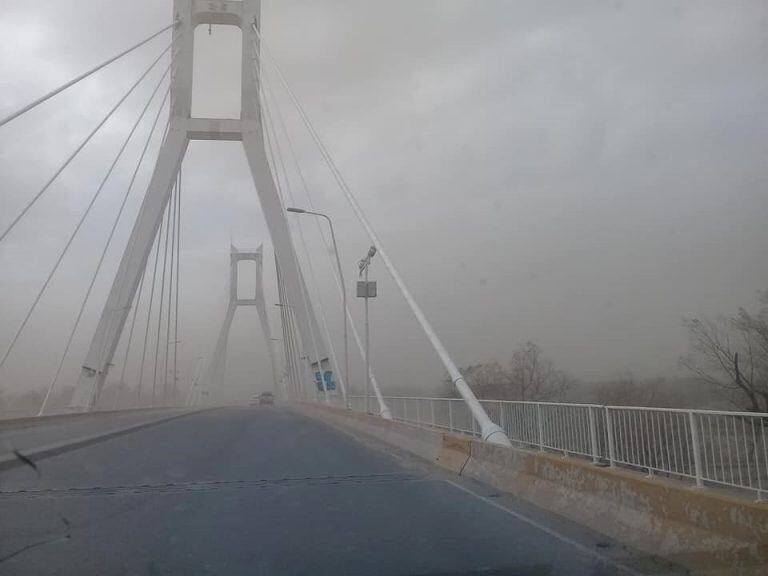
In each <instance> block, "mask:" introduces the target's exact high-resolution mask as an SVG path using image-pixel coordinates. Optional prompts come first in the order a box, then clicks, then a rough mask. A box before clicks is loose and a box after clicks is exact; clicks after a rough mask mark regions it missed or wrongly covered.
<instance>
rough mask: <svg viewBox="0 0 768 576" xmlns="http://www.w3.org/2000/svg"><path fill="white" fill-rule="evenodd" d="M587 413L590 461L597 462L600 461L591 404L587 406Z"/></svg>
mask: <svg viewBox="0 0 768 576" xmlns="http://www.w3.org/2000/svg"><path fill="white" fill-rule="evenodd" d="M587 409H588V415H589V440H590V443H591V445H592V463H593V464H598V463H599V462H600V456H599V454H598V449H597V424H596V423H595V413H594V411H593V409H592V406H589V407H588V408H587Z"/></svg>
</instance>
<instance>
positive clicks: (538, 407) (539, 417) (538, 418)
mask: <svg viewBox="0 0 768 576" xmlns="http://www.w3.org/2000/svg"><path fill="white" fill-rule="evenodd" d="M536 421H537V422H538V426H539V450H541V451H542V452H543V451H544V421H543V420H542V414H541V404H536Z"/></svg>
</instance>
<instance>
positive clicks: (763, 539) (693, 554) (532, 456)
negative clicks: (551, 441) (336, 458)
mask: <svg viewBox="0 0 768 576" xmlns="http://www.w3.org/2000/svg"><path fill="white" fill-rule="evenodd" d="M298 409H299V410H300V411H301V412H302V413H304V414H306V415H309V416H312V417H315V418H319V419H321V420H323V421H326V422H328V423H331V424H335V425H339V426H342V427H344V428H345V429H349V430H352V431H355V432H357V433H361V434H364V435H368V436H372V437H374V438H378V439H380V440H383V441H384V442H387V443H389V444H392V445H394V446H397V447H398V448H401V449H403V450H406V451H408V452H410V453H412V454H415V455H417V456H420V457H422V458H424V459H426V460H428V461H430V462H433V463H434V464H437V465H438V466H441V467H442V468H445V469H447V470H450V471H453V472H455V473H457V474H461V475H462V476H468V477H471V478H475V479H477V480H480V481H482V482H485V483H487V484H489V485H491V486H494V487H496V488H497V489H499V490H503V491H505V492H508V493H511V494H514V495H516V496H519V497H521V498H524V499H526V500H528V501H530V502H532V503H534V504H536V505H537V506H539V507H541V508H544V509H547V510H550V511H552V512H555V513H557V514H560V515H562V516H565V517H567V518H569V519H571V520H574V521H576V522H578V523H580V524H582V525H584V526H588V527H590V528H592V529H594V530H596V531H598V532H602V533H604V534H608V535H610V536H611V537H612V538H615V539H617V540H619V541H621V542H623V543H625V544H627V545H629V546H631V547H633V548H636V549H638V550H640V551H642V552H644V553H646V554H650V555H655V556H661V557H664V558H666V559H668V560H671V561H673V562H677V563H680V564H682V565H684V566H687V567H689V568H691V569H693V570H694V571H695V572H696V573H706V574H743V575H756V574H768V568H767V567H768V504H766V503H757V502H751V501H747V500H744V499H741V498H738V497H735V496H730V495H728V494H726V493H724V492H725V491H721V490H719V489H707V488H704V489H696V488H692V487H689V486H688V485H687V484H685V483H682V482H679V481H674V480H665V479H661V478H657V477H654V478H651V477H647V476H645V475H643V474H641V473H636V472H632V471H628V470H619V469H614V468H602V467H598V466H594V465H592V464H591V463H589V462H586V461H580V460H575V459H567V458H563V457H562V456H559V455H556V454H550V453H546V452H536V451H530V450H522V449H517V448H506V447H503V446H496V445H492V444H487V443H485V442H482V441H480V440H477V439H474V438H470V437H465V436H456V435H452V434H448V433H443V432H440V431H437V430H429V429H425V428H419V427H417V426H412V425H409V424H403V423H400V422H391V421H387V420H383V419H381V418H378V417H375V416H369V415H367V414H359V413H356V412H349V411H347V410H342V409H337V408H328V407H322V406H317V405H304V406H302V407H301V408H298Z"/></svg>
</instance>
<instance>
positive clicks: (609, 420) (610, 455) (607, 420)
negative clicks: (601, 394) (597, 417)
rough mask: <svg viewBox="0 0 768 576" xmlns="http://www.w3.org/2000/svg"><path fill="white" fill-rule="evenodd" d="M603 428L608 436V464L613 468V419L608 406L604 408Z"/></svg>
mask: <svg viewBox="0 0 768 576" xmlns="http://www.w3.org/2000/svg"><path fill="white" fill-rule="evenodd" d="M605 428H606V430H605V431H606V433H607V434H608V464H609V465H610V467H611V468H614V467H615V466H616V447H615V446H614V444H613V417H612V416H611V411H610V410H609V409H608V406H606V407H605Z"/></svg>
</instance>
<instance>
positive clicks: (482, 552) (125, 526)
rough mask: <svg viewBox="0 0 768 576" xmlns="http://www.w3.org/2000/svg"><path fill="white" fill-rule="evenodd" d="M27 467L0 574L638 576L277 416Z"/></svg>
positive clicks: (138, 440) (6, 502) (548, 528)
mask: <svg viewBox="0 0 768 576" xmlns="http://www.w3.org/2000/svg"><path fill="white" fill-rule="evenodd" d="M39 467H40V471H41V476H40V477H39V478H38V477H37V476H36V475H35V473H34V471H33V470H32V469H31V468H17V469H13V470H7V471H5V472H2V473H0V490H2V493H0V510H2V514H0V558H3V560H0V574H5V573H8V574H36V575H38V574H53V573H56V574H104V575H106V574H228V575H230V574H479V573H482V574H516V575H525V574H570V575H577V574H615V573H622V572H621V570H620V569H619V568H618V567H617V566H616V564H615V563H614V559H619V560H620V561H621V562H622V563H628V564H632V565H634V567H635V569H638V566H640V567H642V568H643V569H645V567H646V564H645V563H646V560H643V559H639V558H634V557H631V556H630V555H629V553H627V552H626V551H622V550H621V548H620V547H619V546H618V545H616V544H615V543H612V542H609V541H606V540H605V539H600V545H598V539H596V537H595V535H593V534H590V533H587V532H585V531H583V530H578V529H575V528H574V527H573V526H571V525H568V524H566V523H564V522H562V521H559V520H557V519H555V518H553V517H548V516H545V515H543V514H542V513H540V512H536V511H532V510H524V511H523V512H524V514H525V515H526V516H528V517H529V518H530V517H531V515H533V517H534V518H535V520H534V521H533V522H531V521H527V520H525V519H522V518H521V516H520V515H519V512H520V510H521V508H520V506H521V504H520V503H517V502H514V501H512V500H510V499H508V498H506V497H499V496H498V495H491V494H490V493H491V492H492V491H490V490H488V489H487V487H483V486H481V485H477V484H475V485H472V484H466V483H464V481H458V480H456V479H455V478H451V477H449V476H447V475H444V474H443V473H442V472H440V471H437V470H434V469H432V468H431V467H429V466H427V465H426V464H422V463H420V462H417V461H415V460H412V459H410V458H408V457H405V456H403V455H402V454H398V453H394V452H392V451H389V450H388V451H384V450H382V449H380V447H378V446H374V445H370V444H368V443H366V442H363V441H360V440H357V439H354V438H352V437H350V436H347V435H346V434H344V433H342V432H339V431H337V430H335V429H333V428H329V427H327V426H326V425H324V424H321V423H319V422H316V421H313V420H309V419H306V418H304V417H301V416H298V415H296V414H293V413H291V412H288V411H284V410H281V409H273V408H267V407H263V408H250V409H249V408H242V409H235V408H229V409H218V410H213V411H206V412H200V413H196V414H192V415H189V416H185V417H182V418H178V419H175V420H171V421H167V422H164V423H161V424H157V425H155V426H153V427H151V428H145V429H140V430H137V431H136V432H133V433H130V434H126V435H123V436H119V437H116V438H112V439H110V440H108V441H105V442H102V443H99V444H95V445H92V446H88V447H85V448H81V449H78V450H75V451H72V452H68V453H65V454H60V455H58V456H55V457H51V458H48V459H45V460H43V461H41V462H39ZM478 495H479V496H488V495H491V496H492V497H491V498H483V497H479V496H478ZM63 519H66V522H65V520H63ZM67 523H68V524H69V528H67V525H66V524H67ZM67 535H68V536H69V537H67ZM24 547H29V548H27V549H26V550H23V551H21V552H20V553H18V554H15V555H14V553H15V552H17V551H19V550H22V549H23V548H24ZM8 556H11V557H10V558H8ZM601 557H604V558H606V559H607V560H604V559H601ZM628 573H632V572H631V571H630V572H628Z"/></svg>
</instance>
